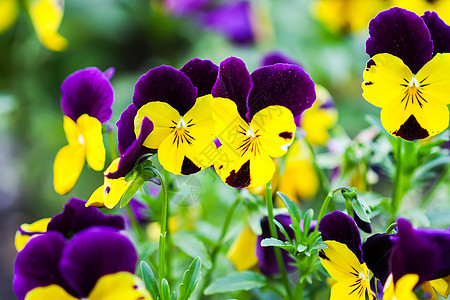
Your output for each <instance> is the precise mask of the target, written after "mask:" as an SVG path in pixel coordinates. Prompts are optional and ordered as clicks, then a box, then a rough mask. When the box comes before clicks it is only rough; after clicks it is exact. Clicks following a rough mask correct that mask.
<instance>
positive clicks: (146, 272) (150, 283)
mask: <svg viewBox="0 0 450 300" xmlns="http://www.w3.org/2000/svg"><path fill="white" fill-rule="evenodd" d="M140 268H141V273H142V278H143V280H144V284H145V287H146V288H147V290H148V291H149V292H150V295H152V298H153V299H158V298H161V296H160V294H159V288H158V283H157V281H156V278H155V275H154V274H153V271H152V269H151V268H150V266H149V265H148V264H147V263H146V262H145V261H141V263H140Z"/></svg>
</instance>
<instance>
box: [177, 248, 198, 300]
mask: <svg viewBox="0 0 450 300" xmlns="http://www.w3.org/2000/svg"><path fill="white" fill-rule="evenodd" d="M201 266H202V262H201V259H200V257H196V258H195V259H194V260H193V261H192V263H191V264H190V266H189V268H188V269H187V270H186V271H185V272H184V275H183V281H182V282H181V284H180V286H179V287H178V294H179V296H178V298H177V299H178V300H188V299H189V297H190V296H191V295H192V293H193V292H194V291H195V289H196V288H197V286H198V283H199V280H200V275H201V272H200V269H201Z"/></svg>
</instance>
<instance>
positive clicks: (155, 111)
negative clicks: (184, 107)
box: [134, 101, 180, 149]
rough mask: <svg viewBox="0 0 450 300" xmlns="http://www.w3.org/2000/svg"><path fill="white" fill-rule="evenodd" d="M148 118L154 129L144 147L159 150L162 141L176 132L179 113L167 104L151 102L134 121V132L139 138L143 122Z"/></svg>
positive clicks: (139, 111)
mask: <svg viewBox="0 0 450 300" xmlns="http://www.w3.org/2000/svg"><path fill="white" fill-rule="evenodd" d="M145 117H148V118H149V119H150V120H152V122H153V125H154V129H153V131H152V132H151V133H150V134H149V135H148V137H147V139H146V140H145V142H144V144H143V145H144V146H145V147H147V148H150V149H158V148H159V145H160V144H161V143H162V141H163V140H164V139H165V138H166V137H168V136H169V134H170V133H171V132H172V131H174V129H175V128H176V127H177V125H178V123H177V122H178V121H179V120H180V114H179V113H178V111H177V110H176V109H175V108H173V107H172V106H170V105H169V104H167V103H166V102H159V101H155V102H149V103H147V104H145V105H144V106H142V107H141V108H140V109H139V110H138V112H137V114H136V117H135V119H134V132H135V134H136V136H139V133H140V132H141V124H142V120H143V119H144V118H145Z"/></svg>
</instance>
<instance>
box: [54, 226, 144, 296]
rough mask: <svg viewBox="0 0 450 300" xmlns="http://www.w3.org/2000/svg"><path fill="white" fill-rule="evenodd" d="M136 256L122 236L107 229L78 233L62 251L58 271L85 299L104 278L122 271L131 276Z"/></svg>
mask: <svg viewBox="0 0 450 300" xmlns="http://www.w3.org/2000/svg"><path fill="white" fill-rule="evenodd" d="M136 263H137V254H136V251H135V249H134V247H133V244H132V243H131V242H130V241H129V240H128V238H126V237H125V236H124V235H122V234H120V233H118V232H117V231H112V230H110V229H109V228H107V227H103V228H102V227H95V228H91V229H86V230H84V231H82V232H80V233H78V234H77V235H76V236H74V238H73V239H72V240H71V241H70V242H69V243H68V244H67V246H66V248H65V249H64V251H63V254H62V257H61V261H60V264H59V270H60V273H61V275H62V276H63V278H64V279H65V280H66V282H67V283H68V284H69V285H70V286H71V287H72V288H73V289H74V290H75V291H76V292H77V293H79V294H80V295H81V296H83V297H86V296H88V294H89V292H90V291H91V290H92V288H93V287H94V285H95V283H96V282H97V280H98V279H99V278H100V277H102V276H103V275H107V274H113V273H117V272H121V271H125V272H130V273H133V274H134V270H135V267H136Z"/></svg>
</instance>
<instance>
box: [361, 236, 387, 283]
mask: <svg viewBox="0 0 450 300" xmlns="http://www.w3.org/2000/svg"><path fill="white" fill-rule="evenodd" d="M392 246H393V244H392V241H391V235H390V234H387V233H381V234H380V233H378V234H374V235H372V236H370V237H369V238H368V239H367V240H366V242H365V243H364V244H363V245H362V251H363V259H364V262H365V263H366V264H367V267H368V268H369V269H370V270H371V271H372V272H373V274H374V275H375V277H377V278H378V279H379V280H380V281H381V283H382V284H383V285H384V283H385V282H386V279H387V278H388V276H389V274H390V273H391V270H390V269H389V256H390V255H391V250H392Z"/></svg>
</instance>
